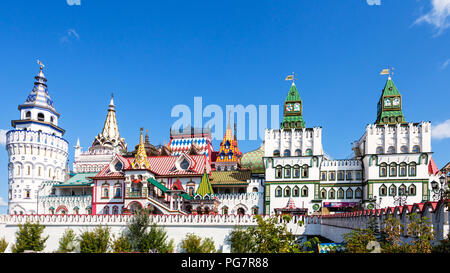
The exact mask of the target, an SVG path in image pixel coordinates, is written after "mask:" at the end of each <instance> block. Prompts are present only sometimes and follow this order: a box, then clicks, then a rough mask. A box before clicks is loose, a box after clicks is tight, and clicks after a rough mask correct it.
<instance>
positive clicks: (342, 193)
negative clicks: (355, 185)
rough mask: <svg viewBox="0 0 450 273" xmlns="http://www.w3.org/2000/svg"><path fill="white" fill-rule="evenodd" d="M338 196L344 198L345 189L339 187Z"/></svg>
mask: <svg viewBox="0 0 450 273" xmlns="http://www.w3.org/2000/svg"><path fill="white" fill-rule="evenodd" d="M337 198H338V199H344V190H343V189H339V190H338V195H337Z"/></svg>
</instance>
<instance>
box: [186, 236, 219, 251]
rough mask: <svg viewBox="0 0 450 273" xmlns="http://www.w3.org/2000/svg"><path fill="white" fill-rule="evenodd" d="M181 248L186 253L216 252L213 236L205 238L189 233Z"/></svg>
mask: <svg viewBox="0 0 450 273" xmlns="http://www.w3.org/2000/svg"><path fill="white" fill-rule="evenodd" d="M181 250H182V252H185V253H215V252H216V249H215V247H214V241H213V240H212V239H211V238H205V239H203V240H202V238H201V237H199V236H197V235H195V234H193V233H188V234H187V235H186V237H185V238H184V239H183V241H181Z"/></svg>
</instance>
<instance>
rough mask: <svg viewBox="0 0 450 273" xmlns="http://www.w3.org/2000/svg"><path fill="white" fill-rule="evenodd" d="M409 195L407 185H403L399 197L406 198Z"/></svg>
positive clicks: (399, 189) (399, 188)
mask: <svg viewBox="0 0 450 273" xmlns="http://www.w3.org/2000/svg"><path fill="white" fill-rule="evenodd" d="M407 193H408V191H407V190H406V186H405V185H403V184H402V185H401V186H400V187H398V195H400V196H405V195H406V194H407Z"/></svg>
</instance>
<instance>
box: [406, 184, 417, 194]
mask: <svg viewBox="0 0 450 273" xmlns="http://www.w3.org/2000/svg"><path fill="white" fill-rule="evenodd" d="M408 195H410V196H413V195H416V186H415V185H414V184H411V186H409V188H408Z"/></svg>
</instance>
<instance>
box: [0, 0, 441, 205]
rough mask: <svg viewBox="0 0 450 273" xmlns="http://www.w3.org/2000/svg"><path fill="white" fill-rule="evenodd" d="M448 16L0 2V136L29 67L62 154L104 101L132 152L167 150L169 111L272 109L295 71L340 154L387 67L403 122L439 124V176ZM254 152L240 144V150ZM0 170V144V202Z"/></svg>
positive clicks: (361, 7) (423, 3)
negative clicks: (51, 106)
mask: <svg viewBox="0 0 450 273" xmlns="http://www.w3.org/2000/svg"><path fill="white" fill-rule="evenodd" d="M68 3H70V4H72V5H69V4H68ZM449 20H450V0H433V1H431V0H420V1H415V0H414V1H413V0H410V1H405V0H381V5H373V6H370V5H368V4H367V2H366V0H352V1H336V0H328V1H327V0H321V1H299V0H296V1H292V0H286V1H232V0H230V1H170V0H169V1H106V0H104V1H101V0H95V1H93V0H81V1H76V0H73V1H69V2H67V1H66V0H58V1H56V0H55V1H2V3H1V4H0V36H1V37H2V39H1V42H0V52H1V53H2V54H1V56H2V58H1V64H2V65H1V66H0V82H1V83H2V85H1V88H2V90H1V94H2V99H1V100H0V109H1V113H2V114H1V115H0V129H2V130H9V129H11V124H10V121H11V120H12V119H16V118H17V117H18V115H19V112H18V110H17V105H19V104H21V103H23V102H24V101H25V99H26V97H27V95H28V93H29V91H30V90H31V88H32V87H33V82H34V78H33V77H34V76H35V75H36V74H37V72H38V71H39V67H38V66H37V64H36V60H37V59H40V60H41V61H42V62H43V63H44V64H45V65H46V68H45V74H46V76H47V79H48V87H49V92H50V95H51V96H52V98H53V100H54V103H55V107H56V110H57V111H58V112H60V113H61V119H60V126H61V127H63V128H64V129H66V135H65V138H66V139H67V140H68V141H69V143H70V147H72V146H74V145H75V143H76V139H77V137H79V138H80V141H81V145H82V146H83V147H85V148H87V147H88V146H89V145H90V144H91V143H92V140H93V138H94V136H95V135H96V134H98V133H99V132H100V131H101V129H102V126H103V122H104V120H105V117H106V110H107V105H108V103H109V99H110V94H111V93H112V92H114V97H115V103H116V106H117V108H116V109H117V118H118V122H119V129H120V133H121V136H123V137H125V139H126V141H127V143H128V146H129V148H131V147H134V145H136V143H137V142H138V139H139V128H140V127H145V128H146V129H149V133H150V141H151V142H152V143H153V144H163V143H165V142H168V141H169V127H170V125H171V124H173V123H174V122H175V120H176V118H171V117H170V112H171V109H172V107H174V106H175V105H177V104H186V105H188V106H190V107H193V102H194V96H201V97H202V98H203V105H208V104H217V105H220V106H222V107H223V109H225V106H226V105H227V104H230V105H237V104H242V105H244V106H246V105H250V104H253V105H256V106H258V105H272V104H279V105H281V104H282V103H283V102H284V99H285V96H286V95H287V92H288V90H289V82H286V81H284V78H285V77H286V76H287V75H288V74H289V73H291V72H293V71H295V72H296V74H298V76H297V81H296V85H297V88H298V89H299V91H300V95H301V97H302V99H303V104H304V107H303V113H304V120H305V122H306V125H307V127H312V126H322V127H323V147H324V150H325V151H326V152H327V153H328V154H330V155H331V156H332V157H333V158H336V159H338V158H347V157H349V156H350V155H351V152H352V151H351V144H350V143H351V142H353V141H355V140H358V139H359V138H360V137H361V136H362V134H363V133H364V129H365V126H366V124H368V123H373V122H374V121H375V119H376V106H377V102H378V99H379V96H380V94H381V89H382V88H383V87H384V83H385V81H386V77H385V76H380V75H379V72H380V71H381V70H382V69H383V68H385V67H386V66H388V65H389V66H393V67H395V75H394V76H393V79H394V82H395V84H396V85H397V87H398V89H399V90H400V92H401V94H402V95H403V101H402V102H403V113H404V115H405V117H406V120H407V121H411V122H420V121H431V122H432V124H433V126H434V128H437V129H436V130H434V131H435V132H436V133H435V134H434V137H433V140H432V147H433V151H434V155H433V158H434V159H435V161H436V163H437V165H438V167H442V166H443V165H444V164H445V163H447V162H448V161H449V158H448V156H447V155H448V153H449V151H450V133H449V131H450V110H449V107H448V101H449V100H448V98H449V94H450V90H449V86H450V65H449V64H450V52H449V48H450V47H449V46H450V22H449ZM281 109H282V108H281V107H280V111H281ZM281 115H282V113H281V112H280V118H281ZM207 120H208V119H207V118H205V119H204V122H206V121H207ZM280 121H281V120H280ZM224 124H225V123H224ZM436 126H437V127H436ZM0 140H1V139H0ZM0 142H2V141H0ZM260 144H261V141H260V140H258V141H241V142H240V143H239V145H240V148H241V150H242V151H244V152H246V151H250V150H253V149H255V148H257V147H259V145H260ZM215 148H216V149H217V148H218V141H215ZM69 159H70V163H72V161H73V148H71V150H70V155H69ZM7 163H8V157H7V153H6V150H5V148H4V143H2V144H1V149H0V181H2V182H0V198H2V199H3V202H4V200H7V190H8V186H7V185H8V182H7ZM0 201H1V200H0ZM0 203H1V202H0ZM1 211H5V207H2V208H0V212H1Z"/></svg>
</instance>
